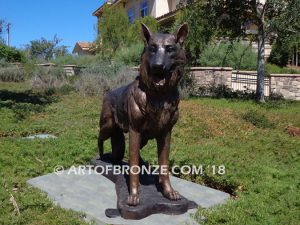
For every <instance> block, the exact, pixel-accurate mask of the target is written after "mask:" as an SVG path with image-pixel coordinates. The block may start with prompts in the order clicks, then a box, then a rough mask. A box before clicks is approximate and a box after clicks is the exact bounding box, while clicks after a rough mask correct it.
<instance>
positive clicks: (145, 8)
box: [141, 1, 148, 17]
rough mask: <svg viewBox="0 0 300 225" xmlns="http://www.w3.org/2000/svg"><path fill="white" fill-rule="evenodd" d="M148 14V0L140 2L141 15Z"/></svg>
mask: <svg viewBox="0 0 300 225" xmlns="http://www.w3.org/2000/svg"><path fill="white" fill-rule="evenodd" d="M147 15H148V1H143V2H142V3H141V17H145V16H147Z"/></svg>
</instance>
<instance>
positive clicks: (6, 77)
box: [0, 66, 25, 82]
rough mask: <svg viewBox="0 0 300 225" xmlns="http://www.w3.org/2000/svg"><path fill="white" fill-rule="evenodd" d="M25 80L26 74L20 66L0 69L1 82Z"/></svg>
mask: <svg viewBox="0 0 300 225" xmlns="http://www.w3.org/2000/svg"><path fill="white" fill-rule="evenodd" d="M24 80H25V72H24V70H23V69H22V68H19V67H18V66H7V67H0V81H3V82H22V81H24Z"/></svg>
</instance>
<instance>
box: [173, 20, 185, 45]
mask: <svg viewBox="0 0 300 225" xmlns="http://www.w3.org/2000/svg"><path fill="white" fill-rule="evenodd" d="M188 32H189V26H188V24H187V23H184V24H182V25H181V26H180V27H179V28H178V30H177V32H176V33H175V34H174V35H175V38H176V43H179V44H180V45H183V43H184V41H185V39H186V37H187V35H188Z"/></svg>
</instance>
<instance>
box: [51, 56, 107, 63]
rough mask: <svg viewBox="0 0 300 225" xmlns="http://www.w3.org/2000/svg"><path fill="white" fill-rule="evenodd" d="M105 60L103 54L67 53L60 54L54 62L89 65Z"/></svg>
mask: <svg viewBox="0 0 300 225" xmlns="http://www.w3.org/2000/svg"><path fill="white" fill-rule="evenodd" d="M102 61H105V59H103V56H102V55H100V54H97V55H78V56H74V55H65V56H59V57H57V58H56V59H54V60H52V62H53V63H54V64H56V65H60V66H61V65H76V66H89V65H93V64H97V63H101V62H102Z"/></svg>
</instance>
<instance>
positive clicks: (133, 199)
mask: <svg viewBox="0 0 300 225" xmlns="http://www.w3.org/2000/svg"><path fill="white" fill-rule="evenodd" d="M138 204H140V197H139V195H138V194H131V195H129V196H128V198H127V205H130V206H136V205H138Z"/></svg>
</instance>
